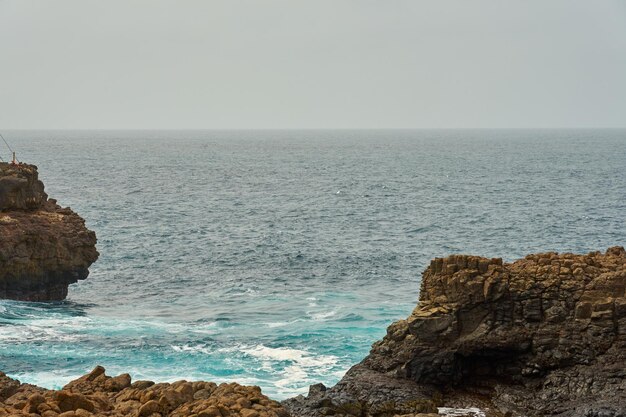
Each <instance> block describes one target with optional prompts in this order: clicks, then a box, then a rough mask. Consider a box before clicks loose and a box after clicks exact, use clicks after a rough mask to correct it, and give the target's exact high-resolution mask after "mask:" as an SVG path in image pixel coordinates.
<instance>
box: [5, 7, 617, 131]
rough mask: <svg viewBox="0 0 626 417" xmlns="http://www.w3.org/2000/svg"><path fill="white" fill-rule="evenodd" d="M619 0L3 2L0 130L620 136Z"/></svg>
mask: <svg viewBox="0 0 626 417" xmlns="http://www.w3.org/2000/svg"><path fill="white" fill-rule="evenodd" d="M625 74H626V2H624V1H572V0H563V1H549V2H546V1H524V2H502V1H471V2H468V1H437V2H425V1H415V0H410V1H404V0H402V1H393V2H389V1H365V0H358V1H336V0H321V1H320V0H318V1H308V2H303V1H294V0H270V1H256V0H249V1H233V0H226V1H184V2H180V1H162V0H159V1H154V0H150V1H85V0H67V1H55V2H50V1H31V0H0V99H1V100H0V128H1V129H75V128H76V129H92V128H94V129H107V128H112V129H117V128H119V129H177V128H195V129H205V128H207V129H211V128H422V127H424V128H428V127H623V126H625V125H626V122H625V120H626V118H625V117H624V115H625V114H626V76H625Z"/></svg>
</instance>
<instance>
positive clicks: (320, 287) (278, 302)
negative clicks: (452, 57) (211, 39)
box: [0, 130, 626, 398]
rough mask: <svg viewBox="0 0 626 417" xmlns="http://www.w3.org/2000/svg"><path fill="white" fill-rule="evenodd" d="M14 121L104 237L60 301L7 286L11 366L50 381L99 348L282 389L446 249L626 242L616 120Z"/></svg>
mask: <svg viewBox="0 0 626 417" xmlns="http://www.w3.org/2000/svg"><path fill="white" fill-rule="evenodd" d="M3 134H4V136H5V137H7V139H9V141H10V142H12V144H13V146H14V147H15V148H17V150H18V151H19V152H18V157H21V159H22V160H24V161H26V162H29V163H35V164H36V165H38V166H39V169H40V176H41V178H42V179H43V180H44V182H45V184H46V190H47V191H48V193H49V194H50V195H51V196H52V197H54V198H56V199H58V200H59V202H60V203H61V204H62V205H69V206H71V207H72V208H73V209H75V210H76V211H77V212H78V213H80V214H81V215H82V216H83V217H84V218H85V219H86V221H87V225H88V226H89V227H90V228H92V229H93V230H95V231H96V233H97V235H98V249H99V251H100V253H101V257H100V259H99V260H98V262H97V263H95V264H94V265H93V266H92V268H91V275H90V277H89V278H88V279H87V280H85V281H82V282H80V283H78V284H76V285H73V286H72V287H70V293H69V297H68V299H67V301H65V302H60V303H36V304H35V303H22V302H14V301H0V369H1V370H2V371H4V372H6V373H7V374H9V375H10V376H13V377H17V378H19V379H20V380H22V381H24V382H31V383H36V384H39V385H43V386H46V387H59V386H62V385H63V384H65V383H67V382H68V381H69V380H70V379H72V378H75V377H77V376H79V375H82V374H84V373H85V372H87V371H89V370H90V369H91V368H93V367H94V366H95V365H96V364H102V365H104V366H105V367H106V368H107V371H108V372H109V373H112V374H115V373H120V372H130V373H131V374H132V375H133V377H134V378H135V379H138V378H142V379H153V380H159V381H171V380H176V379H182V378H184V379H205V380H213V381H226V380H236V381H239V382H242V383H246V384H256V385H260V386H261V387H262V388H263V390H264V391H265V392H266V393H268V394H270V395H272V396H274V397H276V398H286V397H289V396H292V395H295V394H297V393H301V392H306V390H307V387H308V385H309V384H311V383H315V382H323V383H325V384H333V383H334V382H336V381H337V380H338V379H339V378H340V377H341V376H342V374H343V373H344V372H345V371H346V370H347V369H348V368H349V366H350V365H352V364H354V363H356V362H358V361H359V360H360V359H362V358H363V357H364V356H365V355H366V354H367V352H368V350H369V347H370V345H371V343H372V342H374V341H375V340H377V339H379V338H380V337H382V336H383V335H384V333H385V328H386V327H387V326H388V325H389V324H390V323H391V322H392V321H394V320H396V319H399V318H403V317H406V316H407V315H408V314H409V313H410V311H411V310H412V308H413V307H414V305H415V303H416V301H417V298H418V289H419V283H420V274H421V272H422V270H423V269H424V268H425V266H426V265H427V264H428V262H429V260H430V259H431V258H433V257H435V256H444V255H447V254H451V253H461V252H462V253H473V254H482V255H488V256H500V257H503V258H505V259H506V260H513V259H516V258H519V257H522V256H524V255H525V254H527V253H531V252H536V251H548V250H556V251H573V252H586V251H589V250H596V249H605V248H606V247H608V246H611V245H616V244H620V245H624V244H626V226H625V225H626V174H625V169H626V131H625V130H578V131H560V130H510V131H507V130H493V131H485V130H451V131H379V132H377V131H257V132H255V131H242V132H211V131H205V132H195V131H177V132H147V131H134V132H115V131H96V132H93V131H92V132H60V131H53V132H45V131H39V132H25V131H21V132H16V131H13V132H10V131H7V132H3ZM2 155H3V156H5V155H4V153H3V154H2Z"/></svg>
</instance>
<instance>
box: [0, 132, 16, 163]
mask: <svg viewBox="0 0 626 417" xmlns="http://www.w3.org/2000/svg"><path fill="white" fill-rule="evenodd" d="M0 138H2V140H3V141H4V144H5V145H7V148H9V151H11V153H12V154H13V159H15V151H14V150H13V149H11V146H10V145H9V143H8V142H7V140H6V139H5V138H4V136H2V133H0ZM0 159H2V158H0ZM2 162H4V159H2Z"/></svg>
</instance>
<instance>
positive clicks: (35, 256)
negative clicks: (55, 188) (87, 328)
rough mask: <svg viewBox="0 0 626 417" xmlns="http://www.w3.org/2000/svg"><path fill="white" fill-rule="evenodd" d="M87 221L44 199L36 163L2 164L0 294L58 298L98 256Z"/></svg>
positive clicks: (30, 297)
mask: <svg viewBox="0 0 626 417" xmlns="http://www.w3.org/2000/svg"><path fill="white" fill-rule="evenodd" d="M95 245H96V235H95V233H94V232H92V231H90V230H88V229H87V228H86V227H85V221H84V220H83V219H82V218H81V217H80V216H79V215H77V214H76V213H74V212H73V211H72V210H70V209H69V208H62V207H60V206H59V205H57V204H56V200H53V199H48V196H47V194H46V193H45V192H44V186H43V183H42V182H41V181H40V180H39V179H38V173H37V167H36V166H34V165H26V164H21V165H17V166H16V165H10V164H7V163H0V298H9V299H15V300H27V301H48V300H62V299H64V298H65V297H66V296H67V287H68V285H70V284H72V283H74V282H77V281H78V280H81V279H85V278H87V275H88V274H89V269H88V268H89V266H90V265H91V264H92V263H93V262H95V261H96V259H98V252H97V250H96V246H95Z"/></svg>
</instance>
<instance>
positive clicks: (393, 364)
mask: <svg viewBox="0 0 626 417" xmlns="http://www.w3.org/2000/svg"><path fill="white" fill-rule="evenodd" d="M444 406H445V407H459V408H464V409H468V410H467V413H466V414H465V415H468V416H470V415H477V414H475V413H477V412H478V411H477V410H480V412H481V413H483V415H485V416H487V417H504V416H511V417H518V416H519V417H521V416H563V417H565V416H573V417H622V416H626V251H624V248H622V247H613V248H609V249H608V250H607V251H606V253H600V252H591V253H589V254H586V255H574V254H557V253H542V254H535V255H528V256H527V257H525V258H524V259H521V260H518V261H515V262H512V263H504V262H502V260H501V259H489V258H482V257H477V256H466V255H455V256H450V257H447V258H442V259H434V260H433V261H432V262H431V264H430V266H429V267H428V268H427V269H426V271H425V272H424V273H423V279H422V285H421V291H420V302H419V304H418V305H417V307H416V308H415V310H414V311H413V313H412V314H411V315H410V316H409V317H408V318H407V319H406V320H400V321H398V322H396V323H393V324H392V325H391V326H389V328H388V329H387V335H386V336H385V337H384V339H383V340H381V341H379V342H376V343H375V344H374V345H373V347H372V350H371V352H370V354H369V355H368V356H367V357H366V358H365V359H364V360H363V361H362V362H361V363H359V364H357V365H355V366H354V367H352V368H351V369H350V370H349V371H348V372H347V374H346V375H345V377H344V378H343V379H342V380H341V381H340V382H339V383H338V384H337V385H335V386H334V387H332V388H326V387H325V386H324V385H322V384H317V385H313V386H311V387H310V389H309V394H308V395H307V396H298V397H296V398H292V399H289V400H286V401H283V402H282V404H279V403H277V402H275V401H272V400H270V399H268V398H267V397H265V396H263V395H262V394H261V392H260V389H259V388H258V387H243V386H240V385H238V384H221V385H219V386H218V385H216V384H214V383H210V382H186V381H180V382H177V383H173V384H154V383H153V382H149V381H138V382H135V383H132V384H131V380H130V376H128V375H126V374H125V375H120V376H118V377H115V378H110V377H107V376H106V375H105V374H104V369H103V368H101V367H97V368H96V369H94V371H92V372H91V373H90V374H88V375H86V376H84V377H82V378H80V379H79V380H77V381H74V382H71V383H70V384H68V385H67V386H66V387H64V389H63V390H61V391H49V390H44V389H42V388H38V387H34V386H32V385H28V384H20V383H19V382H17V381H15V380H12V379H10V378H8V377H6V376H4V375H3V374H2V377H0V416H3V415H16V416H18V415H30V416H46V417H56V416H62V417H71V416H88V415H102V416H122V415H132V416H153V417H156V416H197V417H261V416H263V417H264V416H271V417H276V416H278V417H286V416H287V415H291V416H294V417H318V416H337V417H343V416H346V417H349V416H354V417H367V416H373V417H392V416H411V417H418V416H436V415H438V414H437V413H438V412H439V413H445V412H446V409H445V408H442V407H444ZM472 408H473V410H474V411H472ZM448 411H449V410H448ZM472 413H474V414H472ZM439 415H441V414H439ZM447 415H459V414H447ZM461 415H462V414H461Z"/></svg>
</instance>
